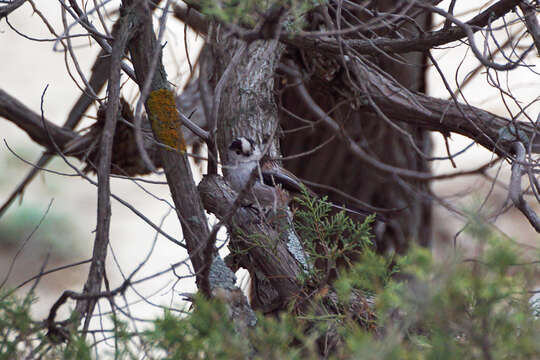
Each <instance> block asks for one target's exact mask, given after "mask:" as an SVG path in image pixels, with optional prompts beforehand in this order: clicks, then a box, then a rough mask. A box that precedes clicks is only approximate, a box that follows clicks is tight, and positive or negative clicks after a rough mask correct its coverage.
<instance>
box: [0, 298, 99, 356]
mask: <svg viewBox="0 0 540 360" xmlns="http://www.w3.org/2000/svg"><path fill="white" fill-rule="evenodd" d="M36 300H37V299H36V298H35V297H34V296H33V294H32V293H31V292H30V293H28V294H27V295H26V296H25V297H24V298H23V299H20V298H18V297H16V296H15V295H13V294H10V293H9V292H6V293H0V360H4V359H5V360H12V359H25V358H27V359H37V358H41V359H74V360H75V359H77V360H79V359H81V360H86V359H88V360H90V359H91V356H90V347H89V346H88V344H87V343H86V341H85V340H84V339H83V338H82V337H80V336H78V335H73V336H72V337H71V338H70V339H69V341H68V342H67V343H66V344H60V345H58V344H54V343H52V342H51V339H50V338H49V337H47V331H46V329H45V328H44V327H43V325H42V324H41V323H36V322H34V321H33V320H32V318H31V316H30V311H31V307H32V304H34V303H35V302H36Z"/></svg>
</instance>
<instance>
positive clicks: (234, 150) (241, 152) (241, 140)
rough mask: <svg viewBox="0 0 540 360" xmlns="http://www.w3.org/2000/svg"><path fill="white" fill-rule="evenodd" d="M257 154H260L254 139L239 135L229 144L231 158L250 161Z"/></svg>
mask: <svg viewBox="0 0 540 360" xmlns="http://www.w3.org/2000/svg"><path fill="white" fill-rule="evenodd" d="M257 156H259V150H258V147H257V145H256V144H255V142H254V141H253V140H251V139H248V138H246V137H243V136H240V137H237V138H236V139H234V140H233V141H232V142H231V144H230V145H229V159H230V160H233V161H234V160H236V161H248V160H253V159H256V157H257Z"/></svg>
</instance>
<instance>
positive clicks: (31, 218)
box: [0, 205, 80, 256]
mask: <svg viewBox="0 0 540 360" xmlns="http://www.w3.org/2000/svg"><path fill="white" fill-rule="evenodd" d="M44 210H45V209H44V208H43V206H27V205H23V206H20V207H19V208H17V209H16V210H15V211H12V212H10V213H8V214H7V215H5V216H4V217H2V221H0V246H5V247H8V248H9V247H17V246H19V245H20V244H21V243H22V242H23V240H24V239H26V237H28V236H29V235H30V234H31V233H32V231H33V230H34V229H35V228H36V226H39V228H38V229H37V230H36V232H35V233H34V234H33V235H32V236H33V238H32V241H31V245H32V246H34V247H33V252H34V253H43V254H45V253H48V252H50V251H51V250H52V252H53V254H54V255H56V256H73V255H74V254H77V253H79V252H80V249H79V244H77V242H76V240H75V238H76V236H74V235H75V233H76V231H75V230H76V229H75V228H74V226H73V225H72V224H71V223H70V222H69V221H66V219H69V218H70V217H69V216H68V215H67V214H62V213H57V212H54V211H52V210H51V211H50V212H49V213H48V214H46V216H45V218H44V219H43V221H42V222H41V223H40V221H41V220H42V218H43V215H44Z"/></svg>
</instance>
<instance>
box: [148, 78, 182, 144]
mask: <svg viewBox="0 0 540 360" xmlns="http://www.w3.org/2000/svg"><path fill="white" fill-rule="evenodd" d="M147 105H148V109H149V110H150V114H149V118H150V122H151V124H152V129H153V130H154V134H155V135H156V136H157V138H158V140H159V141H160V142H161V143H163V144H165V145H168V146H170V147H172V148H174V149H177V150H180V151H181V152H185V151H186V142H185V141H184V135H183V134H182V130H181V129H180V126H181V123H180V114H178V110H177V109H176V103H175V101H174V94H173V92H172V91H170V90H167V89H159V90H154V91H152V92H151V93H150V95H149V96H148V100H147Z"/></svg>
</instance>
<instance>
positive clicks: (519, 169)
mask: <svg viewBox="0 0 540 360" xmlns="http://www.w3.org/2000/svg"><path fill="white" fill-rule="evenodd" d="M512 150H514V152H515V154H516V158H515V160H514V161H513V164H512V176H511V177H510V186H509V196H510V199H512V202H513V203H514V205H515V206H516V207H517V208H518V209H519V211H521V212H522V213H523V215H525V217H526V218H527V219H528V220H529V223H530V224H531V225H532V226H533V227H534V229H535V230H536V231H537V232H539V233H540V217H538V214H536V212H534V210H533V209H532V208H531V207H530V206H529V204H528V203H527V201H526V200H525V199H524V198H523V192H522V191H521V176H522V175H523V174H524V171H523V168H524V166H526V165H525V164H526V162H525V156H526V154H527V153H526V151H525V146H523V144H522V143H521V142H517V141H516V142H515V143H513V144H512Z"/></svg>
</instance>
